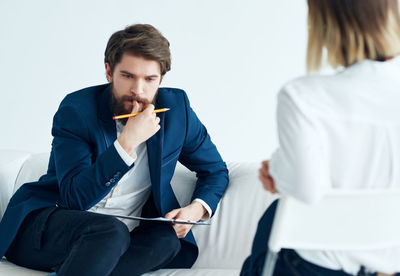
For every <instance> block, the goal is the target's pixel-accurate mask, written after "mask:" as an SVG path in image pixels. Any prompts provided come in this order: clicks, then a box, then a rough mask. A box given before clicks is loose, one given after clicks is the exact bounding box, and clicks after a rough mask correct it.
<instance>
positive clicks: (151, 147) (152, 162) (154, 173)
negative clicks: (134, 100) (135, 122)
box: [146, 101, 164, 214]
mask: <svg viewBox="0 0 400 276" xmlns="http://www.w3.org/2000/svg"><path fill="white" fill-rule="evenodd" d="M155 106H156V108H159V107H158V103H157V101H156V104H155ZM158 117H160V127H161V128H160V130H159V131H157V133H156V134H154V135H153V136H152V137H150V138H149V139H148V140H147V141H146V146H147V157H148V160H149V169H150V179H151V184H152V192H153V196H154V203H155V205H156V207H157V210H158V212H159V213H160V214H161V195H160V192H161V188H160V183H161V156H162V151H163V141H164V113H158Z"/></svg>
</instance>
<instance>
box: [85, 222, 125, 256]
mask: <svg viewBox="0 0 400 276" xmlns="http://www.w3.org/2000/svg"><path fill="white" fill-rule="evenodd" d="M86 235H89V236H90V239H97V240H98V242H99V243H102V244H103V246H104V247H107V246H112V247H114V248H119V249H121V255H122V253H123V252H125V251H126V250H127V249H128V247H129V245H130V235H129V230H128V228H127V227H126V225H125V224H124V223H123V222H121V221H120V220H118V219H116V218H114V217H109V216H103V217H99V218H97V219H96V223H94V224H93V225H89V227H88V228H87V233H86Z"/></svg>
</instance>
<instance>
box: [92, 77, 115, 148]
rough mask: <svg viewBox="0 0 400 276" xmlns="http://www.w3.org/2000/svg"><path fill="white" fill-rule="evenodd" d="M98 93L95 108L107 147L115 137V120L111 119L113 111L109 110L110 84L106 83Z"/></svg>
mask: <svg viewBox="0 0 400 276" xmlns="http://www.w3.org/2000/svg"><path fill="white" fill-rule="evenodd" d="M100 93H101V94H100V97H99V100H98V105H97V110H98V114H99V122H100V127H101V130H102V132H103V137H104V142H105V144H106V148H108V147H110V146H111V145H112V144H113V143H114V141H115V140H116V139H117V129H116V126H115V121H114V120H113V119H112V117H113V113H112V111H111V85H108V86H107V87H106V89H104V90H103V91H102V92H100Z"/></svg>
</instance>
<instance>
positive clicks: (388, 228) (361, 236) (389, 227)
mask: <svg viewBox="0 0 400 276" xmlns="http://www.w3.org/2000/svg"><path fill="white" fill-rule="evenodd" d="M399 211H400V190H398V189H386V190H356V191H346V190H336V191H333V192H331V193H330V194H329V195H327V196H326V197H324V199H322V200H321V201H320V202H318V203H317V204H314V205H307V204H304V203H302V202H299V201H297V200H296V199H293V198H291V197H282V198H281V199H280V201H279V204H278V207H277V210H276V214H275V219H274V222H273V225H272V230H271V236H270V239H269V241H268V248H269V252H268V254H267V256H266V260H265V264H264V270H263V276H271V275H272V274H273V271H274V267H275V263H276V259H277V254H278V253H279V251H280V250H281V249H282V248H288V249H289V248H290V249H304V250H375V249H384V248H388V247H394V246H400V234H399V233H400V220H399V219H393V218H396V217H398V216H399Z"/></svg>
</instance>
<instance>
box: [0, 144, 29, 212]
mask: <svg viewBox="0 0 400 276" xmlns="http://www.w3.org/2000/svg"><path fill="white" fill-rule="evenodd" d="M30 156H31V154H30V153H29V152H26V151H17V150H0V218H1V217H2V216H3V214H4V212H5V210H6V207H7V204H8V201H9V200H10V198H11V196H12V195H13V193H14V188H15V182H16V180H17V177H18V174H19V172H20V170H21V167H22V165H23V164H24V162H25V161H26V160H27V159H28V158H29V157H30Z"/></svg>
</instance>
